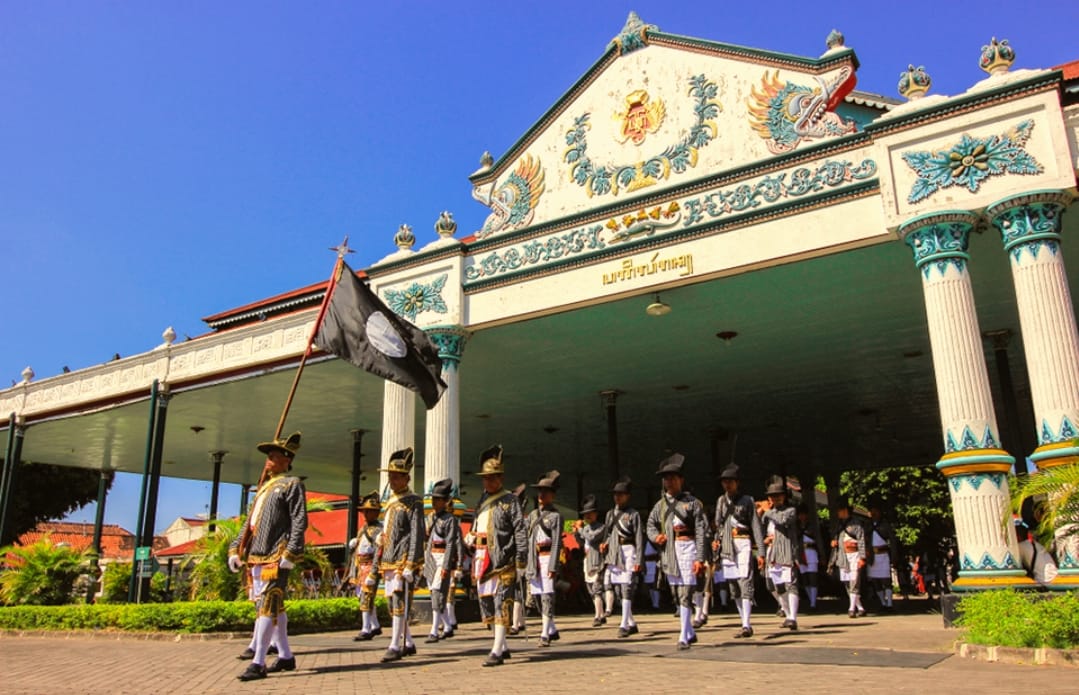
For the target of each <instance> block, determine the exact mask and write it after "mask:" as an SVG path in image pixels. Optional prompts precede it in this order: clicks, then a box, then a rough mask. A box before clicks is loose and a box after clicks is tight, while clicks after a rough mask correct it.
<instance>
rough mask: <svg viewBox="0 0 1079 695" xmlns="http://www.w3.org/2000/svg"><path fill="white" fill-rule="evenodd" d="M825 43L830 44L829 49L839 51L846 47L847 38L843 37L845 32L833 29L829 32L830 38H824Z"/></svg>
mask: <svg viewBox="0 0 1079 695" xmlns="http://www.w3.org/2000/svg"><path fill="white" fill-rule="evenodd" d="M824 43H825V45H826V46H828V50H829V51H837V50H839V49H841V48H845V47H846V45H847V40H846V39H845V38H843V34H842V32H840V31H839V29H832V30H831V31H830V32H828V38H826V39H825V40H824Z"/></svg>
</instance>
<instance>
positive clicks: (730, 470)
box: [719, 463, 742, 480]
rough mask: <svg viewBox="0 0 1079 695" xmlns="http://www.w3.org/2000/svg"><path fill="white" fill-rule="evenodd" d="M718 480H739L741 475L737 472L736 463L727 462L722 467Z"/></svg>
mask: <svg viewBox="0 0 1079 695" xmlns="http://www.w3.org/2000/svg"><path fill="white" fill-rule="evenodd" d="M719 479H720V480H741V479H742V477H741V476H740V475H739V474H738V464H737V463H729V464H727V467H726V468H724V469H723V472H722V473H720V474H719Z"/></svg>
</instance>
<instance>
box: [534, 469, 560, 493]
mask: <svg viewBox="0 0 1079 695" xmlns="http://www.w3.org/2000/svg"><path fill="white" fill-rule="evenodd" d="M559 475H561V474H560V473H559V472H558V471H547V472H546V473H544V474H543V477H542V478H540V479H539V482H538V483H536V484H535V485H533V486H532V487H534V488H536V489H537V490H552V491H554V490H557V489H558V477H559Z"/></svg>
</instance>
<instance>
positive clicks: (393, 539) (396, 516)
mask: <svg viewBox="0 0 1079 695" xmlns="http://www.w3.org/2000/svg"><path fill="white" fill-rule="evenodd" d="M412 459H413V452H412V447H407V448H405V449H401V450H400V451H395V452H394V453H393V454H391V455H390V460H389V462H388V463H387V465H386V467H385V468H380V469H379V472H380V473H382V472H385V473H387V474H388V475H387V478H388V480H389V485H390V491H391V493H392V494H391V495H390V498H389V500H387V501H386V516H385V529H384V530H383V532H382V537H381V539H380V540H381V543H380V544H379V550H378V568H379V571H380V572H381V573H382V578H383V582H384V588H385V591H386V596H387V598H388V599H389V603H390V618H391V620H392V627H391V632H390V646H389V647H388V648H387V649H386V653H385V654H383V655H382V661H383V663H385V662H389V661H397V660H399V659H400V658H401V657H403V656H411V655H413V654H415V653H416V644H415V642H413V641H412V631H411V630H410V629H409V626H408V618H409V610H410V608H411V607H412V594H413V592H414V591H415V590H416V575H417V574H419V573H420V572H421V571H422V569H423V550H424V535H423V532H424V524H423V498H421V497H420V496H419V495H417V494H416V493H414V492H412V490H411V489H410V488H409V482H410V481H411V473H412Z"/></svg>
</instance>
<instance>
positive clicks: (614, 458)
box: [599, 389, 621, 482]
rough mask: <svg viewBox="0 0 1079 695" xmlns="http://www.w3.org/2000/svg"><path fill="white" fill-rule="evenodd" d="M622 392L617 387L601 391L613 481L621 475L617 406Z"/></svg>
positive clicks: (608, 462)
mask: <svg viewBox="0 0 1079 695" xmlns="http://www.w3.org/2000/svg"><path fill="white" fill-rule="evenodd" d="M620 393H621V391H619V390H617V389H608V390H606V391H600V392H599V395H600V396H602V397H603V407H604V408H605V409H606V410H607V464H608V470H609V473H610V477H611V481H612V482H613V481H615V480H618V477H619V476H620V475H621V471H620V467H619V464H618V413H617V410H616V408H615V402H616V401H617V400H618V394H620Z"/></svg>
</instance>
